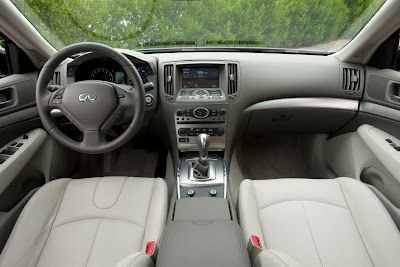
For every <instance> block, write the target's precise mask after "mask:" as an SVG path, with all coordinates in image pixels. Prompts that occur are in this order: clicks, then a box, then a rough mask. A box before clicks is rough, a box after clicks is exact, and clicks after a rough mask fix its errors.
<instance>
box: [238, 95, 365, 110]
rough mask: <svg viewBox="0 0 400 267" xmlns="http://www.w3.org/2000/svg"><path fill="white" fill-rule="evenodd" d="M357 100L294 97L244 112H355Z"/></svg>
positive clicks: (250, 108) (254, 107)
mask: <svg viewBox="0 0 400 267" xmlns="http://www.w3.org/2000/svg"><path fill="white" fill-rule="evenodd" d="M358 104H359V101H358V100H354V99H344V98H331V97H296V98H282V99H273V100H268V101H263V102H259V103H256V104H254V105H251V106H250V107H248V108H246V109H245V110H244V111H256V110H264V109H276V108H279V109H290V108H321V109H338V110H348V111H357V110H358Z"/></svg>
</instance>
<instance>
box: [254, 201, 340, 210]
mask: <svg viewBox="0 0 400 267" xmlns="http://www.w3.org/2000/svg"><path fill="white" fill-rule="evenodd" d="M286 202H298V200H286V201H282V202H278V203H274V204H271V205H268V206H265V207H262V208H260V209H259V211H261V210H263V209H266V208H269V207H271V206H275V205H279V204H282V203H286ZM301 202H317V203H322V204H326V205H330V206H334V207H338V208H342V209H345V210H348V208H345V207H342V206H339V205H335V204H331V203H326V202H323V201H318V200H303V201H301Z"/></svg>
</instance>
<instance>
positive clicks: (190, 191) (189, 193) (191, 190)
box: [187, 189, 196, 197]
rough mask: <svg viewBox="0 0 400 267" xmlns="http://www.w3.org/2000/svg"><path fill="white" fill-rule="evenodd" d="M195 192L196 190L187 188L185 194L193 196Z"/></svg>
mask: <svg viewBox="0 0 400 267" xmlns="http://www.w3.org/2000/svg"><path fill="white" fill-rule="evenodd" d="M195 194H196V192H194V190H193V189H189V190H188V191H187V195H188V196H189V197H194V195H195Z"/></svg>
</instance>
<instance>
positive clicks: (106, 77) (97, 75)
mask: <svg viewBox="0 0 400 267" xmlns="http://www.w3.org/2000/svg"><path fill="white" fill-rule="evenodd" d="M90 79H91V80H97V81H106V82H113V80H114V78H113V75H112V73H111V71H109V70H108V69H105V68H97V69H95V70H94V71H93V72H92V74H90Z"/></svg>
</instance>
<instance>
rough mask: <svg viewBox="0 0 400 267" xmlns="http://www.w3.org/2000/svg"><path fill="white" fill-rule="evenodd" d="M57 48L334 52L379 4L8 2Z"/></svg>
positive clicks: (335, 0) (375, 0) (339, 0)
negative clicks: (88, 43) (85, 43)
mask: <svg viewBox="0 0 400 267" xmlns="http://www.w3.org/2000/svg"><path fill="white" fill-rule="evenodd" d="M12 2H13V3H14V4H15V5H16V6H17V7H18V8H19V10H20V11H21V12H22V14H23V15H24V16H25V17H26V18H27V19H28V20H29V21H30V22H31V23H32V25H33V26H34V27H35V28H36V29H37V30H38V31H39V32H40V33H41V34H42V35H43V37H44V38H45V39H46V40H47V41H48V42H49V43H50V44H51V45H53V46H54V47H55V48H56V49H61V48H63V47H64V46H66V45H70V44H73V43H77V42H83V41H91V42H100V43H103V44H107V45H110V46H112V47H116V48H126V49H152V48H171V47H172V48H181V47H201V48H203V47H207V48H208V47H209V48H213V47H217V48H227V47H229V48H255V49H258V48H267V49H271V48H273V49H281V48H284V49H297V50H301V51H319V52H324V53H325V52H326V53H331V52H336V51H338V50H340V49H341V48H343V47H344V46H345V45H346V44H347V43H348V42H350V41H351V39H352V38H354V37H355V36H356V35H357V34H358V32H359V31H360V30H361V29H362V28H363V27H364V26H365V24H366V23H367V22H368V21H369V20H370V19H371V18H372V16H373V15H374V14H375V13H376V12H377V10H378V9H379V8H380V7H381V6H382V4H383V3H384V2H385V0H202V1H201V0H197V1H195V0H85V1H82V0H12Z"/></svg>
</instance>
